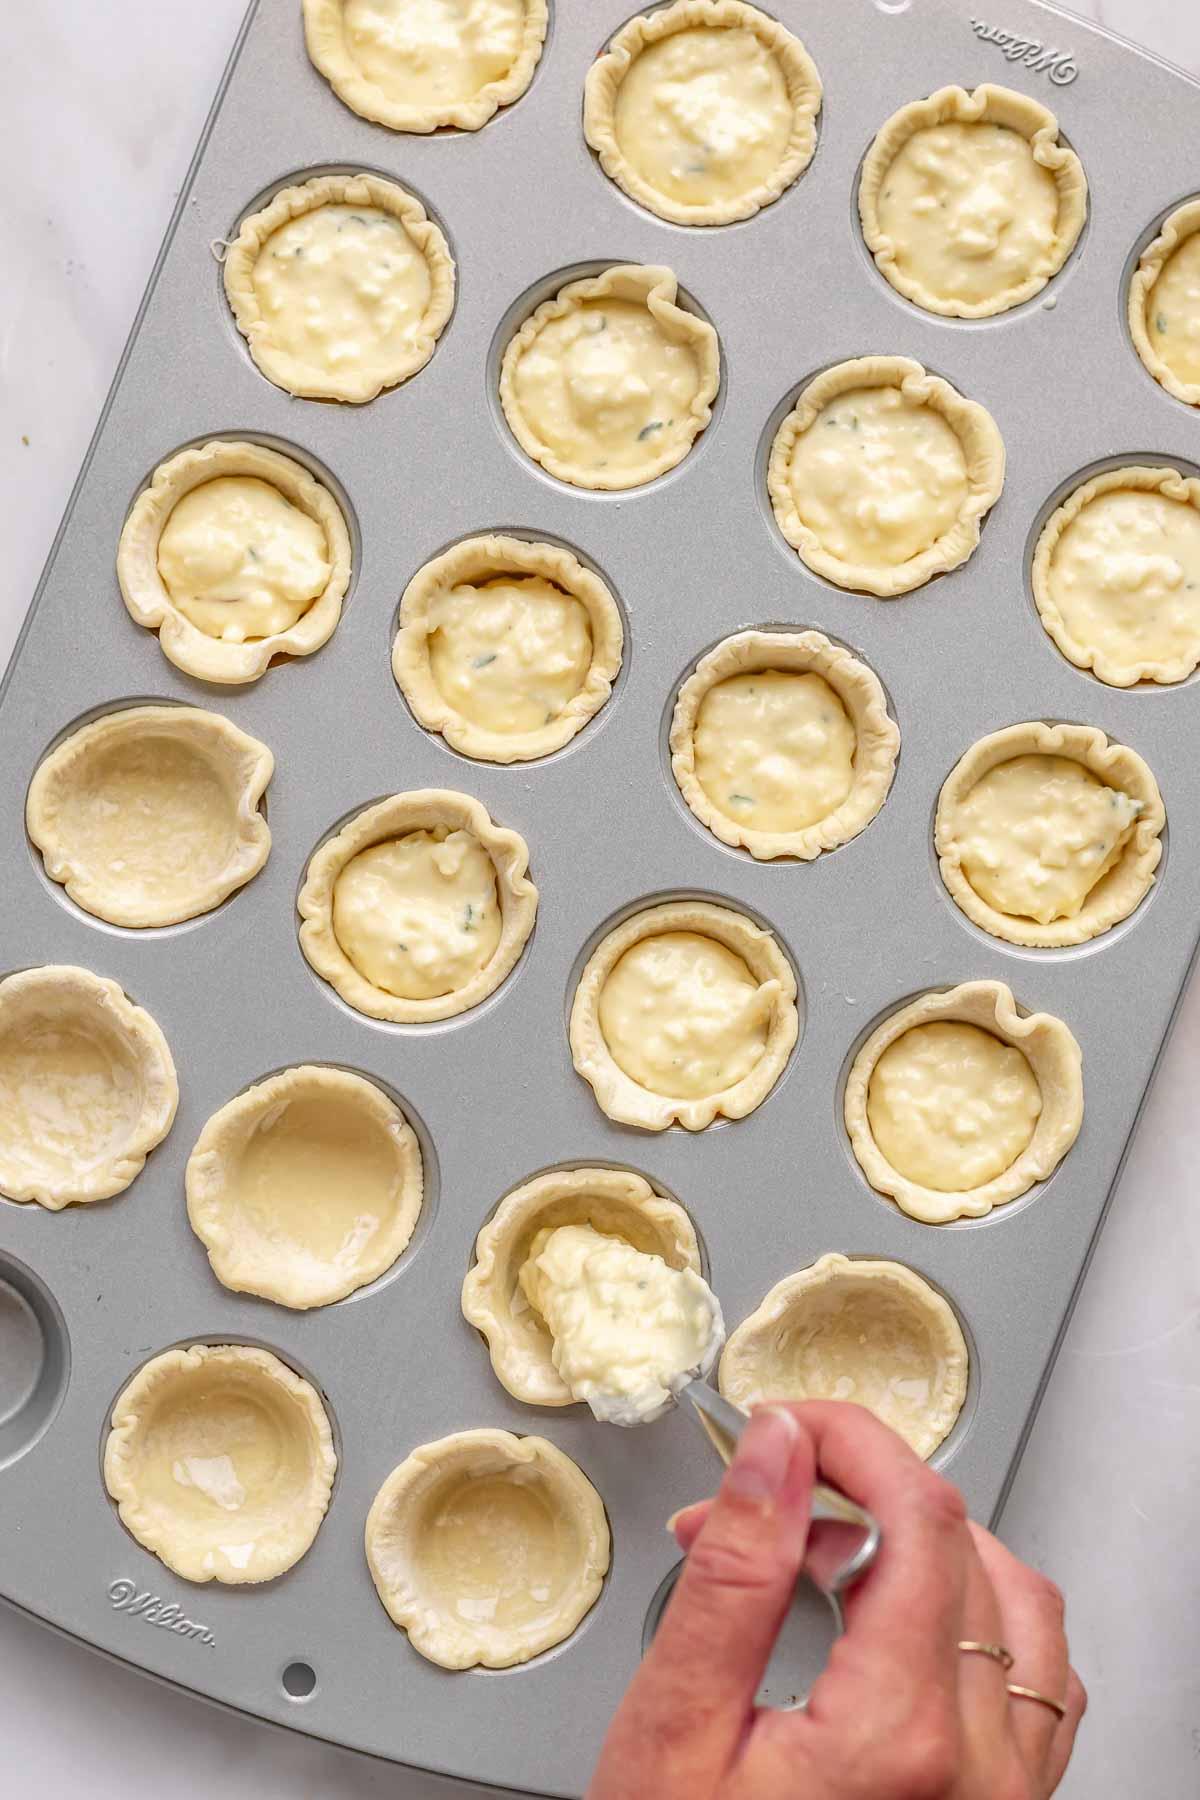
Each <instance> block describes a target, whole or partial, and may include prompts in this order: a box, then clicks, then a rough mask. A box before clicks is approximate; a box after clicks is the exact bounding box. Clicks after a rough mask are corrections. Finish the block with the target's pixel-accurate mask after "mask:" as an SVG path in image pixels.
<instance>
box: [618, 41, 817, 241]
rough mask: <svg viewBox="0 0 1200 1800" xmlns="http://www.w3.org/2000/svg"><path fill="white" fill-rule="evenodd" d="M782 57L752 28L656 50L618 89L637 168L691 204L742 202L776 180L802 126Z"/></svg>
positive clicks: (644, 54) (626, 144)
mask: <svg viewBox="0 0 1200 1800" xmlns="http://www.w3.org/2000/svg"><path fill="white" fill-rule="evenodd" d="M792 116H793V109H792V103H791V100H790V98H789V96H788V90H787V82H786V81H785V79H784V74H783V70H782V68H781V67H780V64H779V60H778V58H777V57H775V56H774V55H773V54H772V53H771V51H770V50H768V49H767V48H766V46H765V45H764V44H762V43H760V41H759V39H758V38H757V37H756V36H755V34H754V33H753V32H752V31H743V30H728V29H724V30H722V29H706V28H705V27H703V26H697V27H695V28H694V29H690V30H685V31H677V32H674V33H673V34H671V35H670V36H668V37H664V38H660V39H659V40H658V42H657V43H653V44H647V45H646V46H645V48H644V49H643V50H642V51H641V52H640V53H639V55H638V56H637V57H636V58H635V59H634V61H633V63H632V64H631V66H630V68H629V70H628V72H627V74H626V75H625V78H624V80H623V81H622V83H621V86H620V89H619V90H618V93H617V101H616V107H615V117H614V131H615V136H616V139H617V143H618V144H619V146H620V148H621V152H622V154H623V155H624V157H625V159H626V161H627V162H628V163H629V165H630V167H631V168H632V169H634V170H635V171H636V173H637V174H638V175H640V176H641V178H642V179H643V181H645V182H646V183H647V184H648V185H649V186H650V187H652V188H654V189H656V190H657V192H659V193H660V194H664V195H665V196H667V198H668V199H671V200H674V201H676V202H678V203H680V204H682V205H685V206H704V205H707V204H711V203H712V202H714V201H726V202H728V201H731V200H737V199H740V198H741V197H742V196H743V195H744V194H749V193H752V192H753V191H754V190H755V189H756V188H759V187H761V186H762V185H763V183H764V182H767V181H769V180H770V179H771V177H772V175H773V174H774V173H775V170H776V169H777V168H778V167H779V164H780V163H781V162H782V160H783V158H784V154H785V152H786V150H787V147H788V142H789V139H790V136H791V130H792Z"/></svg>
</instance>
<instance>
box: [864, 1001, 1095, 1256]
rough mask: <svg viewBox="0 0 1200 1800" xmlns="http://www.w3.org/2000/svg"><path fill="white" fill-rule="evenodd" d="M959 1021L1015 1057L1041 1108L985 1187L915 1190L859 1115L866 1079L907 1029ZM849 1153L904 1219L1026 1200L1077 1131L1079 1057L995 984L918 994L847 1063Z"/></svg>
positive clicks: (1068, 1039)
mask: <svg viewBox="0 0 1200 1800" xmlns="http://www.w3.org/2000/svg"><path fill="white" fill-rule="evenodd" d="M934 1020H959V1021H961V1022H962V1023H964V1024H967V1025H976V1026H978V1027H979V1029H980V1030H981V1031H986V1032H989V1033H990V1034H991V1035H992V1036H993V1037H996V1038H999V1039H1000V1041H1001V1043H1004V1044H1011V1045H1012V1047H1013V1048H1014V1049H1016V1050H1019V1051H1020V1052H1021V1054H1022V1056H1023V1057H1024V1058H1025V1060H1026V1062H1027V1063H1028V1064H1029V1067H1030V1068H1031V1069H1032V1071H1033V1075H1034V1079H1035V1080H1036V1082H1037V1084H1038V1089H1039V1091H1040V1093H1041V1098H1042V1108H1041V1112H1040V1113H1039V1114H1038V1119H1037V1123H1036V1125H1035V1126H1034V1131H1033V1136H1032V1138H1031V1139H1030V1141H1029V1143H1028V1144H1027V1145H1026V1146H1025V1148H1024V1150H1022V1152H1021V1154H1020V1155H1019V1156H1018V1157H1016V1159H1015V1160H1014V1161H1013V1162H1011V1163H1010V1164H1009V1166H1008V1167H1007V1168H1006V1169H1003V1170H1002V1171H1001V1173H1000V1174H999V1175H997V1176H995V1177H994V1178H993V1179H992V1180H991V1181H986V1182H984V1183H982V1184H981V1185H980V1186H979V1187H975V1188H969V1189H967V1190H965V1191H964V1192H961V1193H946V1192H943V1191H942V1190H941V1189H938V1188H928V1187H922V1186H920V1185H919V1184H918V1183H917V1182H915V1181H910V1180H909V1179H908V1177H907V1176H906V1175H902V1174H901V1173H900V1172H899V1170H898V1169H894V1168H893V1167H892V1165H891V1163H890V1162H888V1160H887V1158H886V1157H885V1156H884V1154H883V1152H882V1150H880V1148H879V1145H878V1144H877V1143H876V1142H875V1136H874V1133H873V1132H872V1130H871V1121H870V1118H869V1116H868V1113H867V1099H868V1094H869V1091H870V1086H871V1076H872V1074H873V1073H874V1070H875V1065H876V1063H877V1062H878V1061H879V1059H880V1057H881V1056H882V1055H883V1053H884V1051H885V1050H886V1049H888V1048H889V1046H890V1045H892V1044H894V1043H895V1042H896V1041H897V1039H898V1038H901V1037H903V1036H904V1034H905V1032H906V1031H911V1030H912V1029H913V1028H914V1026H918V1025H928V1024H930V1023H931V1022H933V1021H934ZM843 1106H844V1112H845V1119H846V1130H847V1133H848V1134H849V1138H850V1147H851V1149H852V1150H853V1151H854V1155H855V1157H856V1159H857V1161H858V1164H859V1167H860V1168H861V1169H862V1172H863V1174H864V1175H865V1176H866V1178H867V1180H868V1181H869V1182H870V1184H871V1186H872V1187H873V1188H875V1189H876V1191H877V1192H878V1193H881V1194H886V1195H888V1197H889V1198H890V1199H892V1200H894V1201H895V1202H896V1204H897V1206H898V1207H899V1208H900V1209H901V1211H902V1212H906V1213H907V1214H908V1216H909V1218H910V1219H919V1220H920V1221H921V1223H922V1224H924V1225H945V1224H947V1223H949V1221H950V1220H951V1219H981V1218H983V1217H984V1215H985V1214H986V1213H989V1212H991V1210H992V1208H993V1207H995V1206H1004V1205H1006V1204H1007V1203H1008V1202H1009V1201H1010V1200H1016V1199H1018V1198H1019V1196H1020V1195H1022V1194H1025V1193H1028V1191H1029V1189H1030V1188H1031V1187H1033V1186H1034V1185H1035V1184H1036V1183H1037V1182H1039V1181H1045V1180H1046V1179H1047V1178H1048V1177H1049V1176H1050V1175H1052V1174H1053V1173H1054V1170H1055V1169H1056V1168H1057V1167H1058V1165H1059V1163H1060V1162H1061V1161H1062V1159H1063V1157H1064V1156H1065V1155H1066V1154H1067V1151H1068V1150H1069V1149H1070V1148H1071V1145H1072V1144H1073V1143H1074V1142H1075V1139H1076V1138H1077V1137H1078V1136H1079V1129H1080V1126H1081V1125H1082V1124H1083V1058H1082V1053H1081V1051H1080V1048H1079V1045H1078V1043H1077V1042H1076V1040H1075V1037H1074V1034H1073V1033H1072V1031H1071V1029H1070V1027H1069V1026H1068V1025H1064V1023H1063V1021H1062V1020H1061V1019H1056V1018H1055V1017H1054V1016H1053V1014H1051V1013H1021V1012H1019V1011H1018V1010H1017V1004H1016V1002H1015V1000H1014V999H1013V996H1012V993H1011V990H1010V989H1009V988H1007V987H1006V986H1005V984H1004V983H1003V982H1002V981H964V982H963V983H961V985H960V986H958V987H955V988H950V989H948V990H947V991H946V992H944V993H929V994H922V995H921V996H920V997H919V998H918V999H916V1000H913V1001H910V1002H909V1004H908V1005H907V1006H902V1007H900V1008H899V1009H898V1010H897V1011H896V1012H894V1013H892V1014H890V1016H889V1017H888V1018H886V1019H884V1021H883V1023H882V1024H880V1025H877V1026H876V1027H875V1030H874V1031H873V1032H872V1033H871V1035H870V1037H869V1038H868V1039H867V1041H866V1043H865V1044H864V1045H863V1047H862V1049H861V1050H860V1051H859V1052H858V1055H857V1056H856V1057H855V1059H854V1062H853V1065H852V1066H851V1069H850V1074H849V1077H848V1079H847V1081H846V1093H845V1099H844V1102H843Z"/></svg>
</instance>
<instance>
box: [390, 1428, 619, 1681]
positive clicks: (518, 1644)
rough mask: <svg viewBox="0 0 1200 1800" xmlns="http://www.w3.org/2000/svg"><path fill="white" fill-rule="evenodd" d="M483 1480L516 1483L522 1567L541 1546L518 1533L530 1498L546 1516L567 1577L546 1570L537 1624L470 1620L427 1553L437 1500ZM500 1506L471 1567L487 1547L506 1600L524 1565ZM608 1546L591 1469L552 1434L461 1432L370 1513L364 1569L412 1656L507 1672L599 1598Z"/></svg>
mask: <svg viewBox="0 0 1200 1800" xmlns="http://www.w3.org/2000/svg"><path fill="white" fill-rule="evenodd" d="M476 1482H488V1483H492V1484H495V1483H500V1484H501V1486H503V1485H504V1484H509V1485H510V1486H511V1490H512V1492H513V1495H514V1497H515V1498H516V1499H517V1501H518V1516H517V1517H516V1518H515V1520H514V1522H513V1526H512V1535H513V1537H514V1538H516V1539H517V1540H518V1541H519V1542H520V1543H521V1544H522V1550H523V1555H522V1561H525V1559H527V1558H528V1557H529V1556H530V1555H531V1553H533V1552H534V1551H535V1548H536V1540H531V1539H530V1537H529V1535H528V1534H527V1532H526V1531H524V1530H523V1529H522V1517H521V1514H522V1513H524V1512H525V1510H526V1508H527V1506H528V1504H529V1503H530V1502H532V1503H533V1504H534V1505H535V1506H537V1507H538V1510H539V1511H541V1512H542V1513H543V1514H549V1516H550V1531H549V1535H550V1537H551V1540H552V1541H553V1543H554V1549H555V1552H556V1553H557V1556H558V1559H559V1564H560V1566H559V1569H558V1570H553V1569H548V1570H547V1571H546V1572H545V1573H546V1579H545V1582H544V1586H545V1597H544V1598H543V1599H541V1600H540V1611H535V1610H534V1609H533V1608H529V1609H528V1611H529V1613H530V1614H531V1616H529V1617H526V1618H524V1619H522V1620H519V1621H516V1622H514V1623H513V1624H511V1625H506V1624H505V1623H504V1620H503V1618H502V1617H500V1610H501V1607H500V1605H497V1607H496V1616H495V1617H482V1618H478V1619H470V1618H469V1617H468V1616H467V1614H468V1608H467V1606H466V1605H465V1604H460V1596H459V1595H458V1593H457V1592H456V1591H455V1587H454V1583H453V1576H452V1575H449V1574H448V1572H447V1571H446V1570H445V1568H436V1569H435V1568H432V1567H430V1564H429V1560H428V1555H427V1553H425V1554H423V1542H422V1540H423V1537H424V1535H425V1532H426V1530H428V1529H429V1528H430V1520H431V1515H432V1514H433V1513H434V1511H435V1509H436V1507H437V1504H438V1501H439V1499H441V1498H443V1497H445V1498H446V1499H449V1498H450V1497H451V1496H452V1495H453V1494H454V1492H455V1491H456V1490H457V1491H459V1492H460V1493H461V1492H463V1491H464V1490H465V1491H466V1492H468V1493H469V1490H470V1487H471V1486H472V1485H473V1484H474V1483H476ZM498 1507H499V1495H498V1494H495V1495H494V1497H493V1498H492V1499H491V1501H490V1504H489V1505H488V1506H487V1508H486V1509H485V1510H486V1514H487V1518H486V1526H487V1532H485V1533H481V1534H479V1535H477V1536H476V1538H475V1540H474V1544H473V1552H474V1554H473V1558H472V1562H473V1565H474V1568H473V1572H474V1571H475V1570H477V1568H478V1564H479V1560H480V1558H481V1557H483V1556H485V1555H486V1554H487V1553H488V1552H489V1550H490V1551H491V1553H493V1554H495V1555H496V1556H497V1557H498V1559H499V1560H500V1562H501V1565H502V1566H501V1568H500V1569H499V1570H498V1587H497V1593H498V1594H499V1595H501V1596H502V1593H503V1580H504V1576H505V1575H507V1574H515V1573H518V1572H519V1568H520V1565H519V1564H515V1563H514V1559H513V1558H512V1557H511V1555H505V1554H504V1545H503V1543H502V1542H501V1537H502V1533H501V1531H500V1529H499V1523H498V1519H497V1511H498ZM489 1533H490V1535H491V1537H492V1538H493V1540H494V1541H493V1542H491V1543H489V1542H488V1534H489ZM609 1545H610V1539H609V1530H608V1520H607V1519H606V1518H605V1515H604V1506H603V1503H602V1501H601V1499H600V1496H599V1494H598V1493H597V1492H596V1490H595V1488H594V1487H593V1486H592V1484H591V1482H590V1481H589V1480H588V1478H587V1476H586V1475H585V1474H584V1473H583V1471H582V1470H581V1469H580V1468H578V1467H577V1466H576V1464H575V1463H573V1462H572V1461H571V1459H570V1457H568V1456H564V1454H563V1452H562V1451H561V1450H558V1449H556V1448H555V1446H554V1445H553V1444H550V1443H547V1441H546V1439H545V1438H539V1437H515V1436H514V1435H513V1434H512V1433H511V1432H508V1431H496V1430H489V1429H481V1430H475V1431H458V1432H455V1433H454V1434H453V1435H452V1436H451V1437H444V1438H439V1439H438V1440H437V1441H436V1442H435V1443H431V1444H421V1445H420V1446H419V1447H418V1448H417V1449H416V1450H414V1451H412V1452H411V1454H410V1455H409V1456H407V1457H406V1458H405V1460H404V1461H403V1462H402V1463H401V1464H400V1465H399V1467H398V1468H395V1469H393V1470H392V1473H391V1474H390V1475H389V1476H388V1478H387V1480H386V1481H385V1482H384V1484H383V1486H382V1487H381V1488H380V1490H379V1492H378V1494H377V1495H376V1496H375V1500H374V1503H373V1504H372V1506H371V1510H370V1512H369V1514H368V1515H367V1528H366V1552H367V1563H368V1566H369V1568H370V1571H371V1578H372V1580H373V1581H374V1583H375V1587H376V1590H377V1592H378V1594H379V1598H380V1600H381V1601H382V1602H383V1605H384V1606H385V1608H386V1609H387V1612H388V1614H389V1616H390V1617H391V1619H392V1620H393V1621H394V1623H395V1624H397V1625H399V1626H400V1627H401V1628H402V1629H403V1630H404V1631H407V1633H408V1635H409V1640H410V1642H411V1643H412V1646H413V1648H414V1650H418V1651H419V1652H420V1654H421V1655H422V1656H424V1657H427V1658H428V1659H429V1661H430V1662H435V1663H438V1664H440V1665H441V1667H442V1668H444V1669H470V1668H474V1667H476V1666H477V1665H482V1666H483V1667H484V1668H487V1669H508V1668H512V1667H513V1666H514V1664H517V1663H524V1662H528V1661H529V1659H530V1657H532V1656H538V1655H540V1654H541V1653H542V1651H544V1650H549V1649H551V1648H552V1647H553V1646H554V1645H555V1644H560V1643H562V1641H563V1639H564V1638H567V1637H569V1636H570V1635H571V1633H572V1632H573V1631H574V1630H575V1628H576V1626H577V1625H578V1624H579V1623H580V1621H581V1620H582V1619H583V1617H584V1615H585V1614H586V1613H587V1612H588V1611H589V1610H590V1608H591V1607H592V1606H593V1605H594V1604H595V1602H596V1600H597V1598H598V1597H599V1594H600V1589H601V1586H602V1584H603V1581H604V1576H605V1574H606V1572H607V1570H608V1561H609ZM565 1565H569V1568H567V1567H565ZM462 1566H463V1565H462V1564H461V1563H460V1565H459V1567H462ZM528 1572H529V1573H530V1574H532V1571H528ZM555 1575H557V1576H558V1577H559V1578H560V1579H559V1580H558V1582H557V1584H555V1583H554V1581H553V1580H552V1577H554V1576H555ZM443 1584H444V1585H443ZM531 1585H532V1584H531ZM555 1585H557V1586H558V1589H559V1591H558V1592H555V1591H554V1586H555ZM531 1597H532V1595H531Z"/></svg>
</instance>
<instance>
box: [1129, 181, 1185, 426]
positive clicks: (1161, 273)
mask: <svg viewBox="0 0 1200 1800" xmlns="http://www.w3.org/2000/svg"><path fill="white" fill-rule="evenodd" d="M1198 232H1200V199H1195V200H1188V201H1187V202H1186V203H1185V204H1184V205H1183V206H1177V207H1176V208H1175V210H1174V212H1173V213H1171V214H1170V215H1169V216H1168V217H1167V218H1166V219H1164V220H1163V223H1162V225H1161V226H1160V227H1159V232H1158V236H1157V237H1156V238H1155V239H1154V241H1153V242H1152V243H1150V244H1147V246H1146V248H1145V249H1144V250H1143V251H1142V254H1141V256H1140V257H1139V258H1138V266H1137V268H1136V269H1135V270H1134V273H1133V277H1132V279H1131V281H1130V283H1129V304H1128V317H1129V332H1130V336H1131V337H1132V338H1133V343H1134V348H1135V349H1136V351H1137V353H1138V355H1139V356H1140V357H1141V359H1142V361H1143V363H1144V364H1145V365H1146V367H1147V369H1149V371H1150V373H1151V375H1153V377H1154V379H1155V381H1157V382H1159V383H1160V385H1161V386H1162V387H1164V388H1165V389H1166V390H1167V392H1168V394H1173V395H1174V397H1175V398H1176V400H1182V401H1184V402H1185V403H1186V404H1187V405H1188V406H1200V237H1197V235H1196V234H1197V233H1198Z"/></svg>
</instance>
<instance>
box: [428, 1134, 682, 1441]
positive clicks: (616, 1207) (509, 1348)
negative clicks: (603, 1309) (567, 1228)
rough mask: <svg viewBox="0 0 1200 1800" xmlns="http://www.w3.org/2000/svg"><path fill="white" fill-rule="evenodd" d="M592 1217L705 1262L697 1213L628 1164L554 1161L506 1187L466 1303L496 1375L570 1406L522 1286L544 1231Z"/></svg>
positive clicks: (481, 1243)
mask: <svg viewBox="0 0 1200 1800" xmlns="http://www.w3.org/2000/svg"><path fill="white" fill-rule="evenodd" d="M560 1225H590V1226H591V1227H592V1228H593V1230H595V1231H599V1232H602V1233H604V1234H605V1235H606V1236H608V1237H616V1238H620V1239H622V1240H623V1241H624V1242H625V1243H627V1244H632V1246H633V1248H634V1249H635V1250H640V1251H642V1252H643V1253H644V1254H645V1255H647V1256H661V1257H662V1259H663V1261H664V1262H665V1263H666V1264H667V1266H668V1267H669V1268H672V1269H692V1270H693V1271H694V1272H695V1273H696V1274H697V1275H699V1274H700V1273H701V1272H702V1271H701V1263H700V1246H699V1243H698V1242H697V1239H696V1231H695V1227H694V1226H693V1224H692V1222H691V1220H690V1219H689V1218H688V1216H687V1214H686V1212H684V1210H683V1208H682V1206H680V1205H679V1204H678V1203H677V1202H676V1201H674V1200H668V1199H666V1198H665V1197H664V1196H663V1195H662V1194H659V1193H656V1192H655V1190H654V1189H653V1188H652V1187H651V1186H650V1183H649V1182H648V1181H647V1180H645V1178H644V1177H643V1176H641V1175H635V1174H634V1173H633V1171H632V1170H631V1169H589V1168H577V1169H553V1170H551V1171H550V1172H549V1173H548V1174H546V1175H535V1176H534V1178H533V1179H532V1180H531V1181H526V1182H524V1183H523V1184H522V1185H521V1186H520V1187H519V1188H515V1189H514V1190H513V1192H512V1193H511V1194H508V1195H507V1196H506V1197H505V1198H504V1199H503V1200H502V1201H501V1202H500V1205H499V1206H498V1207H497V1208H496V1211H495V1212H494V1213H493V1215H492V1217H491V1218H490V1219H489V1220H488V1221H487V1224H486V1225H484V1227H483V1229H482V1230H481V1231H480V1233H479V1236H478V1237H477V1238H476V1240H475V1261H474V1264H473V1265H472V1267H471V1270H470V1273H469V1274H468V1276H467V1278H466V1280H465V1281H464V1283H463V1290H462V1309H463V1314H464V1316H465V1317H466V1319H467V1320H468V1321H469V1323H470V1324H472V1325H474V1326H475V1328H476V1329H477V1330H478V1331H481V1332H482V1333H483V1336H484V1337H485V1338H486V1340H487V1346H488V1354H489V1355H490V1357H491V1359H492V1369H493V1372H494V1373H495V1376H496V1379H497V1381H499V1383H500V1385H501V1386H502V1387H504V1388H507V1390H508V1392H509V1393H510V1394H512V1395H513V1397H514V1398H515V1399H517V1400H523V1401H525V1402H526V1404H527V1405H530V1406H570V1405H572V1403H573V1400H574V1396H573V1395H572V1393H571V1391H570V1389H569V1388H568V1387H567V1385H566V1383H565V1382H564V1381H563V1378H562V1376H561V1375H560V1374H559V1373H558V1370H557V1369H556V1368H555V1367H554V1363H553V1360H552V1358H551V1350H552V1347H553V1340H552V1338H551V1336H550V1333H549V1331H548V1330H547V1329H546V1326H545V1324H544V1323H543V1321H542V1319H541V1316H540V1315H539V1314H538V1313H537V1312H536V1311H535V1310H534V1309H533V1308H532V1307H531V1306H530V1305H529V1303H528V1301H527V1300H526V1298H525V1296H524V1294H523V1292H522V1290H521V1287H520V1280H519V1278H520V1273H521V1269H522V1268H523V1266H524V1264H525V1262H526V1261H527V1259H528V1257H529V1253H530V1250H531V1248H532V1245H533V1240H534V1238H535V1237H536V1236H537V1234H538V1232H539V1231H553V1230H555V1229H557V1227H558V1226H560Z"/></svg>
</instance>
